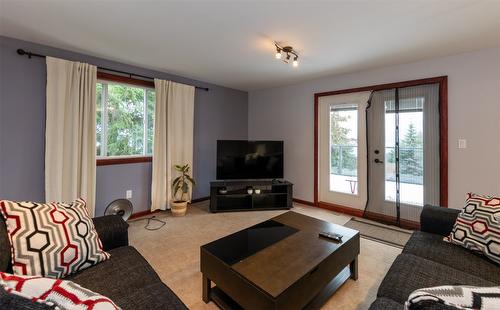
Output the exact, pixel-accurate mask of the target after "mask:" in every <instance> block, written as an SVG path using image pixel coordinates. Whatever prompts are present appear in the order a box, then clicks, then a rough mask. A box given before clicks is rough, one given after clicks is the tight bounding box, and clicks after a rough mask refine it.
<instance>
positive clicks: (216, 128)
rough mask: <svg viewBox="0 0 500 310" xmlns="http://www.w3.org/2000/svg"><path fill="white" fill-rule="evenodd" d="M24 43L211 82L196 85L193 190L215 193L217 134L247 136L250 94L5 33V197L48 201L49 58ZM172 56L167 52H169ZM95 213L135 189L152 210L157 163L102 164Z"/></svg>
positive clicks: (0, 183)
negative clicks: (211, 187) (26, 53)
mask: <svg viewBox="0 0 500 310" xmlns="http://www.w3.org/2000/svg"><path fill="white" fill-rule="evenodd" d="M18 48H23V49H25V50H31V51H33V52H36V53H40V54H46V55H51V56H55V57H60V58H64V59H68V60H75V61H83V62H88V63H91V64H94V65H97V66H103V67H107V68H112V69H117V70H122V71H129V72H133V73H136V74H142V75H146V76H153V77H158V78H162V79H168V80H172V81H176V82H181V83H186V84H196V85H198V86H204V87H209V88H210V91H209V92H204V91H199V90H197V91H196V97H195V128H194V163H193V171H194V176H195V178H196V180H197V181H198V184H199V186H197V187H196V188H195V189H194V193H193V197H194V198H201V197H205V196H208V195H209V187H208V182H209V181H211V180H213V179H215V161H216V160H215V156H216V140H217V139H247V137H248V107H247V104H248V94H247V93H246V92H243V91H238V90H234V89H229V88H225V87H220V86H217V85H213V84H209V83H203V82H200V81H193V80H191V79H187V78H183V77H179V76H174V75H171V74H168V73H164V72H157V71H152V70H147V69H143V68H138V67H134V66H129V65H126V64H122V63H117V62H113V61H108V60H105V59H101V58H96V57H91V56H88V55H82V54H78V53H74V52H70V51H66V50H60V49H56V48H52V47H48V46H43V45H38V44H35V43H30V42H25V41H20V40H16V39H12V38H7V37H2V36H0V57H1V59H0V198H1V199H14V200H33V201H44V197H45V193H44V152H45V150H44V147H45V142H44V141H45V132H44V130H45V84H46V66H45V59H43V58H32V59H31V60H30V59H28V58H27V57H21V56H19V55H17V54H16V50H17V49H18ZM165 57H168V55H166V56H165ZM96 187H97V188H96V215H100V214H103V212H104V208H105V207H106V205H107V203H109V202H110V201H112V200H114V199H117V198H123V197H124V196H125V191H126V190H128V189H131V190H132V191H133V197H132V202H133V204H134V207H135V210H134V211H135V212H137V211H142V210H148V209H149V205H150V199H151V194H150V192H151V190H150V188H151V163H141V164H127V165H113V166H99V167H97V180H96Z"/></svg>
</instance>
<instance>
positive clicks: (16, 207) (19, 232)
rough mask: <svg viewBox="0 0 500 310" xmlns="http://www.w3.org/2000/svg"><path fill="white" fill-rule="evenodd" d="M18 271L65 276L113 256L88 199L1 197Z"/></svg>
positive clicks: (1, 205)
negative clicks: (105, 246)
mask: <svg viewBox="0 0 500 310" xmlns="http://www.w3.org/2000/svg"><path fill="white" fill-rule="evenodd" d="M0 211H1V213H2V216H3V217H4V219H5V222H6V224H7V232H8V236H9V241H10V244H11V252H12V268H13V271H14V274H16V275H29V276H43V277H49V278H63V277H65V276H67V275H69V274H72V273H75V272H78V271H80V270H83V269H85V268H88V267H90V266H92V265H96V264H98V263H100V262H102V261H104V260H107V259H108V258H109V256H110V255H109V254H108V253H106V252H105V251H104V250H103V249H102V243H101V240H100V239H99V236H98V235H97V231H96V229H95V227H94V223H93V222H92V219H91V218H90V216H89V213H88V211H87V207H86V205H85V200H83V199H77V200H75V201H74V202H72V203H56V202H51V203H35V202H27V201H25V202H14V201H8V200H0Z"/></svg>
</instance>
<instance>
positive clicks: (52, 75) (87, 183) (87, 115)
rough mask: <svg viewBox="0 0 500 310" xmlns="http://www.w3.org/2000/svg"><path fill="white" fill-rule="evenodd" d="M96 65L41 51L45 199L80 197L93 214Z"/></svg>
mask: <svg viewBox="0 0 500 310" xmlns="http://www.w3.org/2000/svg"><path fill="white" fill-rule="evenodd" d="M96 81H97V68H96V66H92V65H89V64H85V63H79V62H72V61H67V60H63V59H58V58H52V57H47V103H46V105H47V107H46V124H45V199H46V201H63V202H66V201H73V200H74V199H76V198H79V197H81V198H83V199H85V200H86V201H87V207H88V211H89V213H90V215H91V216H94V208H95V206H94V203H95V170H96V148H95V144H96V137H95V128H96Z"/></svg>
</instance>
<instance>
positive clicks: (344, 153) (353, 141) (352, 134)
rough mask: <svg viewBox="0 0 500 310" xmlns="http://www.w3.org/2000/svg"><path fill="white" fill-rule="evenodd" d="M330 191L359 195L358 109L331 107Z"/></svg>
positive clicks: (344, 106) (350, 106)
mask: <svg viewBox="0 0 500 310" xmlns="http://www.w3.org/2000/svg"><path fill="white" fill-rule="evenodd" d="M330 191H334V192H341V193H346V194H351V195H357V194H358V107H357V105H355V104H353V105H342V106H332V107H330Z"/></svg>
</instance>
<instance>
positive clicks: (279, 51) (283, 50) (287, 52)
mask: <svg viewBox="0 0 500 310" xmlns="http://www.w3.org/2000/svg"><path fill="white" fill-rule="evenodd" d="M274 45H275V46H276V55H275V57H276V59H281V60H283V62H284V63H290V58H291V57H292V55H293V56H294V57H293V62H292V65H293V66H294V67H298V65H299V55H298V54H297V52H296V51H295V50H294V49H293V47H291V46H283V47H281V46H280V45H278V43H276V42H274Z"/></svg>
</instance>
